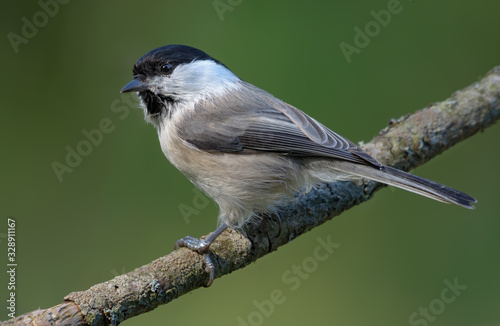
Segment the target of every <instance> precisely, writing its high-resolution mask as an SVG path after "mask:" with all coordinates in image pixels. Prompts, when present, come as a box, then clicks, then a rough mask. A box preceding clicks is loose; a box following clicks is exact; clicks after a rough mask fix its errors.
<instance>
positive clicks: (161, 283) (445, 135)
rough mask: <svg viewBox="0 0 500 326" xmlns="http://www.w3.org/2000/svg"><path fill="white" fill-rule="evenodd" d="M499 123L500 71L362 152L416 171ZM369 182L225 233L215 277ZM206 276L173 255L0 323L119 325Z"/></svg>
mask: <svg viewBox="0 0 500 326" xmlns="http://www.w3.org/2000/svg"><path fill="white" fill-rule="evenodd" d="M499 117H500V66H498V67H495V68H494V69H493V70H491V71H490V72H489V73H488V74H487V75H486V76H485V77H484V78H483V79H482V80H481V81H479V82H476V83H474V84H473V85H471V86H469V87H467V88H465V89H463V90H461V91H458V92H456V93H454V94H453V95H452V96H451V97H450V98H449V99H447V100H445V101H443V102H440V103H435V104H433V105H430V106H429V107H427V108H425V109H423V110H421V111H418V112H416V113H414V114H412V115H406V116H404V117H402V118H400V119H398V120H391V121H390V124H389V126H388V127H387V128H385V129H384V130H382V131H381V132H380V133H379V134H378V135H377V136H375V138H374V139H373V140H372V141H370V142H369V143H368V144H366V145H365V146H363V148H364V149H365V150H366V151H368V152H369V153H370V154H371V155H372V156H374V157H375V158H376V159H377V160H379V161H381V162H382V163H384V164H386V165H389V166H393V167H396V168H399V169H402V170H406V171H407V170H410V169H412V168H415V167H417V166H419V165H421V164H423V163H425V162H427V161H428V160H430V159H431V158H433V157H435V156H436V155H438V154H440V153H442V152H443V151H445V150H446V149H448V148H449V147H451V146H453V145H455V144H456V143H458V142H460V141H461V140H464V139H466V138H468V137H471V136H472V135H474V134H475V133H476V132H478V131H480V130H483V129H484V128H486V127H488V126H490V125H492V124H493V123H494V122H495V121H496V120H497V119H498V118H499ZM381 187H382V185H380V184H377V183H375V182H371V181H363V182H361V181H360V182H358V183H354V182H337V183H332V184H324V185H321V186H320V187H318V188H316V189H313V190H312V191H311V192H309V193H298V194H296V196H295V198H294V200H293V201H292V202H291V203H289V204H288V205H286V206H283V207H280V208H279V218H278V217H277V216H275V215H273V216H269V217H267V218H263V219H261V220H260V221H259V222H257V223H256V224H252V225H248V226H246V227H245V228H244V233H246V235H244V234H243V232H237V231H234V230H227V231H225V232H224V233H222V235H221V236H220V237H219V238H218V239H217V241H215V242H214V243H213V245H212V246H211V252H212V254H211V256H212V259H213V261H214V263H215V266H216V275H215V277H220V276H222V275H225V274H229V273H231V272H233V271H235V270H237V269H240V268H243V267H245V266H246V265H248V264H250V263H252V262H254V261H255V260H257V259H258V258H260V257H262V256H264V255H266V254H268V253H270V252H272V251H274V250H276V249H277V248H278V247H280V246H282V245H284V244H286V243H288V242H290V241H291V240H293V239H295V238H296V237H297V236H299V235H301V234H303V233H304V232H307V231H308V230H310V229H312V228H314V227H316V226H318V225H320V224H323V223H324V222H326V221H328V220H330V219H332V218H333V217H334V216H337V215H339V214H340V213H341V212H343V211H345V210H347V209H349V208H351V207H353V206H355V205H357V204H359V203H362V202H364V201H366V200H368V199H369V198H371V197H372V195H373V194H374V193H375V191H377V190H378V189H379V188H381ZM207 279H208V275H207V274H206V273H205V272H204V271H203V263H202V259H201V255H199V254H197V253H194V252H192V251H191V250H188V249H185V248H184V249H180V250H177V251H174V252H172V253H170V254H168V255H167V256H164V257H161V258H158V259H157V260H155V261H153V262H151V263H150V264H148V265H145V266H142V267H139V268H137V269H135V270H133V271H131V272H129V273H126V274H124V275H120V276H117V277H115V278H114V279H112V280H110V281H108V282H104V283H100V284H96V285H94V286H92V287H91V288H90V289H88V290H86V291H82V292H73V293H70V294H69V295H68V296H66V297H65V298H64V299H65V302H64V303H62V304H60V305H58V306H55V307H52V308H50V309H46V310H36V311H33V312H30V313H27V314H25V315H22V316H19V317H17V318H16V319H12V320H9V321H6V322H3V323H0V325H49V324H50V325H117V324H119V323H120V322H122V321H124V320H126V319H128V318H130V317H133V316H136V315H139V314H141V313H144V312H147V311H151V310H153V309H154V308H156V307H158V306H159V305H161V304H165V303H168V302H170V301H172V300H174V299H176V298H178V297H179V296H181V295H183V294H186V293H188V292H190V291H193V290H195V289H197V288H199V287H201V286H203V285H204V284H205V283H206V282H207Z"/></svg>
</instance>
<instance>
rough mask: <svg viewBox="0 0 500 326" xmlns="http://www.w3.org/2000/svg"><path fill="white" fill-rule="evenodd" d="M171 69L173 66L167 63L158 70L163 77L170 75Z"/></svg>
mask: <svg viewBox="0 0 500 326" xmlns="http://www.w3.org/2000/svg"><path fill="white" fill-rule="evenodd" d="M173 69H174V66H173V65H172V64H170V63H167V64H166V65H163V66H161V68H160V70H161V73H162V74H164V75H168V74H170V73H171V72H172V70H173Z"/></svg>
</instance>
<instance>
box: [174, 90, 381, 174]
mask: <svg viewBox="0 0 500 326" xmlns="http://www.w3.org/2000/svg"><path fill="white" fill-rule="evenodd" d="M240 104H241V103H240ZM205 105H210V104H205ZM222 111H224V113H223V114H220V115H218V116H217V118H216V119H215V120H216V121H214V113H213V112H214V111H213V110H210V108H208V107H205V108H200V109H199V110H198V112H199V113H198V114H196V115H197V118H196V120H198V121H201V123H198V124H196V125H195V124H194V123H189V121H187V123H184V124H183V126H182V127H181V128H180V129H179V134H180V136H181V138H183V139H184V140H185V141H186V142H188V143H190V144H191V145H193V146H195V147H196V148H198V149H200V150H203V151H208V152H223V153H239V154H252V153H259V152H261V153H262V152H272V153H276V154H281V155H291V156H316V157H328V158H333V159H342V160H347V161H351V162H354V163H360V164H367V165H373V166H377V167H380V166H382V165H381V163H379V162H378V161H377V160H375V159H374V158H372V157H371V156H369V155H368V154H366V153H365V152H364V151H363V150H361V149H360V148H359V147H357V146H356V145H355V144H354V143H352V142H351V141H349V140H348V139H346V138H344V137H342V136H340V135H338V134H336V133H335V132H333V131H331V130H330V129H328V128H326V127H325V126H323V125H322V124H321V123H319V122H318V121H316V120H314V119H313V118H311V117H309V116H308V115H307V114H305V113H304V112H302V111H300V110H299V109H297V108H295V107H293V106H291V105H289V104H287V103H284V102H281V101H279V100H276V101H257V102H254V103H252V108H251V109H245V108H240V110H235V111H232V110H222ZM210 112H212V113H210Z"/></svg>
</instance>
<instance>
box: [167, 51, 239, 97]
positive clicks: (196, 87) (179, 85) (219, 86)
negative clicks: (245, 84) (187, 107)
mask: <svg viewBox="0 0 500 326" xmlns="http://www.w3.org/2000/svg"><path fill="white" fill-rule="evenodd" d="M169 79H170V81H167V83H170V87H172V90H173V91H174V92H177V93H178V95H179V96H180V97H182V98H183V99H186V100H188V99H189V100H193V101H198V100H200V99H202V98H206V97H215V96H219V95H221V94H222V93H225V92H227V91H228V90H229V89H231V88H234V87H237V84H238V82H239V81H240V79H239V78H238V77H237V76H236V75H235V74H233V73H232V72H231V71H230V70H229V69H227V68H226V67H224V66H222V65H220V64H217V63H216V62H214V61H211V60H200V61H194V62H191V63H188V64H184V65H180V66H178V67H177V68H176V69H175V70H174V71H173V73H172V74H171V75H170V77H169Z"/></svg>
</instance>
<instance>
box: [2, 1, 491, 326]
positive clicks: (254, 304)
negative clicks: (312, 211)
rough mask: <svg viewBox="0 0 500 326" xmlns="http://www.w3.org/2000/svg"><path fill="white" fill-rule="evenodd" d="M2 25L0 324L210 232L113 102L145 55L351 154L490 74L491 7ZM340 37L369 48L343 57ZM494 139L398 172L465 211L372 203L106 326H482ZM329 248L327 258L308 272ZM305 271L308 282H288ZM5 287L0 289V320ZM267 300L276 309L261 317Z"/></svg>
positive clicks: (8, 21) (55, 11) (31, 15)
mask: <svg viewBox="0 0 500 326" xmlns="http://www.w3.org/2000/svg"><path fill="white" fill-rule="evenodd" d="M44 1H45V2H44ZM61 2H64V1H62V0H61ZM54 4H57V6H55V5H54ZM2 7H3V8H2V10H1V11H0V17H1V18H0V26H1V34H2V35H4V36H3V40H2V42H0V50H1V53H2V61H1V69H2V70H1V71H2V76H3V78H1V79H0V86H1V87H0V89H1V91H0V92H1V94H2V96H1V101H0V102H1V103H2V104H1V107H2V109H1V110H0V133H1V135H0V147H1V148H2V151H1V153H2V154H1V155H2V157H1V161H0V162H1V163H0V164H1V169H0V180H2V182H1V185H2V186H1V187H0V241H1V243H0V248H1V249H0V257H3V258H2V259H1V261H3V262H6V261H7V240H6V233H7V218H8V217H13V218H14V219H15V220H16V221H17V226H16V246H17V247H16V249H17V252H16V254H17V256H16V259H17V263H18V267H17V279H16V285H17V288H16V299H17V311H16V315H19V314H22V313H25V312H28V311H32V310H34V309H37V308H39V307H41V308H48V307H51V306H54V305H56V304H58V303H61V302H62V300H63V297H64V296H65V295H67V294H68V293H69V292H72V291H78V290H85V289H87V288H89V287H90V286H92V285H93V284H95V283H99V282H104V281H106V280H109V279H111V278H113V277H115V276H116V275H119V274H122V273H125V272H128V271H130V270H132V269H134V268H136V267H139V266H142V265H144V264H147V263H149V262H150V261H152V260H154V259H156V258H158V257H160V256H163V255H166V254H168V253H169V252H170V251H171V250H172V247H173V244H174V242H175V241H176V240H177V239H179V238H181V237H183V236H185V235H193V236H201V235H204V234H207V233H209V232H211V231H213V230H214V229H215V227H216V216H217V208H216V207H215V205H214V204H212V203H211V202H204V201H199V199H200V198H198V197H196V196H197V195H195V193H193V186H192V185H191V184H190V183H189V181H188V180H187V179H186V178H185V177H183V176H182V175H181V174H180V173H179V172H178V171H177V170H176V169H175V168H174V167H173V166H171V165H170V164H169V162H168V161H167V160H166V159H165V157H164V156H163V154H162V152H161V150H160V147H159V144H158V139H157V136H156V132H155V130H154V128H153V127H152V126H150V125H147V124H146V123H145V122H144V118H143V113H142V111H141V110H139V109H137V106H136V102H135V95H133V94H132V95H130V96H121V95H120V93H119V90H120V89H121V88H122V87H123V86H124V85H125V84H126V83H127V82H129V81H130V80H131V78H132V67H133V64H134V63H135V61H136V60H137V59H138V58H139V57H140V56H141V55H143V54H145V53H146V52H148V51H149V50H151V49H153V48H156V47H158V46H162V45H165V44H171V43H180V44H187V45H191V46H194V47H197V48H200V49H202V50H204V51H205V52H207V53H208V54H210V55H212V56H213V57H214V58H216V59H219V60H220V61H222V62H223V63H225V64H226V65H227V66H228V67H229V68H231V69H232V70H233V71H234V72H235V73H236V74H237V75H238V76H240V77H241V78H242V79H244V80H246V81H248V82H250V83H253V84H255V85H257V86H259V87H261V88H263V89H265V90H267V91H269V92H271V93H272V94H274V95H275V96H277V97H278V98H281V99H283V100H285V101H287V102H288V103H290V104H292V105H295V106H297V107H298V108H300V109H301V110H304V111H305V112H307V113H308V114H310V115H312V116H313V117H315V118H316V119H318V120H319V121H321V122H322V123H324V124H325V125H326V126H328V127H330V128H332V129H333V130H335V131H336V132H338V133H340V134H342V135H344V136H346V137H347V138H349V139H351V140H353V141H355V142H359V141H365V142H367V141H369V140H370V139H371V138H372V137H373V136H374V135H376V134H377V133H378V132H379V131H380V130H381V129H382V128H384V127H385V126H386V125H387V123H388V121H389V119H391V118H399V117H400V116H402V115H405V114H408V113H412V112H414V111H416V110H419V109H421V108H423V107H425V106H427V105H429V104H430V103H432V102H436V101H441V100H445V99H446V98H448V97H449V96H450V95H451V94H452V93H453V92H454V91H456V90H459V89H462V88H464V87H466V86H468V85H470V84H472V83H473V82H475V81H477V80H479V79H480V78H481V77H482V76H483V75H484V74H485V73H487V72H488V71H489V70H490V69H491V68H493V67H494V66H495V65H499V64H500V60H499V59H500V23H499V20H498V13H499V10H500V3H499V2H497V1H490V0H482V1H474V2H470V1H463V0H460V1H457V0H453V1H452V0H443V1H438V2H437V1H430V0H419V1H408V0H401V2H397V1H395V0H390V1H389V0H375V1H374V0H370V1H368V0H363V1H355V2H354V1H346V0H342V1H284V0H279V1H272V2H271V1H262V0H261V1H255V0H254V1H244V0H216V1H213V0H210V1H198V0H193V1H182V2H180V1H170V0H162V1H123V0H122V1H116V0H111V1H100V2H97V1H87V2H84V1H69V2H68V3H64V4H63V3H56V2H54V1H49V0H42V1H41V2H37V1H18V2H8V3H7V2H4V3H3V4H2ZM384 13H385V15H384ZM387 13H389V14H390V18H389V16H388V15H387ZM376 17H378V20H379V21H380V22H378V21H377V18H376ZM384 25H385V26H384ZM377 26H378V28H377ZM365 27H368V28H369V30H368V32H366V31H365ZM358 29H359V30H361V31H365V32H363V33H368V34H370V35H368V34H367V35H366V36H365V37H363V36H358V37H357V38H356V39H355V37H356V33H359V32H356V31H357V30H358ZM356 44H357V45H356ZM354 47H356V48H354ZM95 130H101V131H100V132H97V131H95ZM89 134H90V135H94V136H93V137H94V138H93V143H91V142H90V141H89V139H88V135H89ZM98 134H102V137H100V136H97V135H98ZM499 140H500V128H499V127H498V125H495V126H493V127H491V128H489V129H487V130H485V132H482V133H479V134H477V135H475V136H474V137H472V138H470V139H468V140H466V141H464V142H462V143H460V144H458V145H457V146H455V147H453V148H451V149H450V150H448V151H446V152H445V153H444V154H443V155H440V156H439V157H437V158H435V159H433V160H432V161H430V162H428V163H427V164H425V165H424V166H422V167H420V168H418V169H417V170H415V171H414V172H415V173H416V174H418V175H421V176H424V177H427V178H430V179H433V180H436V181H438V182H441V183H444V184H447V185H449V186H452V187H455V188H457V189H460V190H462V191H465V192H467V193H469V194H471V195H473V196H475V197H476V198H478V199H479V203H478V204H477V209H476V210H475V211H469V210H466V209H463V208H460V207H453V206H449V205H444V204H441V203H437V202H434V201H432V200H429V199H426V198H423V197H419V196H416V195H414V194H411V193H407V192H404V191H401V190H394V189H390V188H387V189H384V190H382V191H380V192H378V193H377V194H376V196H375V197H374V198H373V199H372V200H370V201H369V202H367V203H364V204H363V205H360V206H358V207H355V208H354V209H351V210H349V211H348V212H345V213H344V214H342V215H341V216H339V217H337V218H335V219H333V220H332V221H330V222H328V223H326V224H324V225H322V226H320V227H318V228H316V229H314V230H312V231H311V232H309V233H307V234H305V235H303V236H301V237H299V238H298V239H296V240H295V241H293V242H292V243H290V244H288V245H286V246H284V247H282V248H280V249H279V250H278V251H277V252H274V253H272V254H270V255H268V256H266V257H264V258H262V259H260V260H259V261H258V262H256V263H254V264H251V265H250V266H248V267H247V268H245V269H243V270H240V271H237V272H234V273H232V274H231V275H228V276H225V277H222V278H221V279H217V280H216V281H215V283H214V285H213V286H212V287H211V288H209V289H199V290H197V291H194V292H193V293H190V294H189V295H185V296H183V297H181V298H179V299H177V300H175V301H173V302H171V303H169V304H167V305H164V306H162V307H160V308H158V309H156V310H154V311H153V312H150V313H147V314H143V315H141V316H138V317H135V318H132V319H130V320H128V321H125V322H124V323H123V325H128V326H132V325H163V324H165V323H166V322H167V321H168V323H169V324H173V325H207V324H208V325H251V326H254V325H303V324H305V323H311V324H312V325H385V326H387V325H407V324H409V325H431V324H432V325H469V326H470V325H478V326H489V325H500V311H499V309H498V306H499V305H500V298H499V296H498V293H499V291H500V262H499V254H498V253H499V249H500V236H499V235H500V213H499V212H500V201H499V199H498V195H499V191H498V189H499V186H498V185H499V184H500V173H499V172H498V171H499V170H498V160H499V159H500V152H499V151H498V142H499ZM72 151H76V152H77V153H80V154H81V155H79V156H78V157H80V159H78V157H77V156H76V155H75V154H71V153H72ZM68 155H69V156H68ZM67 160H68V161H67ZM195 199H197V200H198V201H197V200H195ZM328 237H330V238H331V241H332V242H335V243H337V244H340V247H339V248H338V249H336V250H335V252H334V253H333V254H331V255H330V256H329V257H328V259H327V260H325V261H316V263H317V264H316V265H314V264H313V265H307V264H312V263H311V259H312V258H311V257H314V250H315V248H316V247H317V246H318V239H324V240H326V239H327V238H328ZM303 264H306V267H307V269H308V272H307V273H306V276H307V277H304V278H303V279H301V280H300V281H299V282H298V283H293V284H292V283H287V282H286V276H287V275H290V274H289V273H290V271H292V270H293V266H294V265H297V266H303ZM3 266H4V267H3V268H5V269H7V267H5V266H6V264H4V265H3ZM311 266H312V267H311ZM313 267H314V268H313ZM284 276H285V279H283V277H284ZM7 283H8V279H7V273H6V272H0V289H1V290H0V294H1V298H2V302H4V304H3V305H2V306H0V311H1V314H0V318H1V319H2V320H5V319H7V318H8V317H7V313H8V311H7V310H6V308H5V307H4V306H6V303H5V302H6V301H3V300H6V299H8V292H9V291H8V290H7ZM450 284H451V287H452V288H453V289H454V290H451V289H450ZM453 284H455V285H453ZM294 285H295V286H294ZM446 288H448V289H449V290H444V289H446ZM276 290H277V291H279V292H280V293H282V296H283V298H281V301H280V304H275V305H274V307H273V308H272V309H271V308H268V310H264V311H263V310H262V308H261V310H259V308H258V306H262V305H263V304H264V303H266V302H267V301H266V300H270V298H272V297H273V293H276V292H273V291H276ZM443 291H444V293H445V297H442V293H443Z"/></svg>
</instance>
